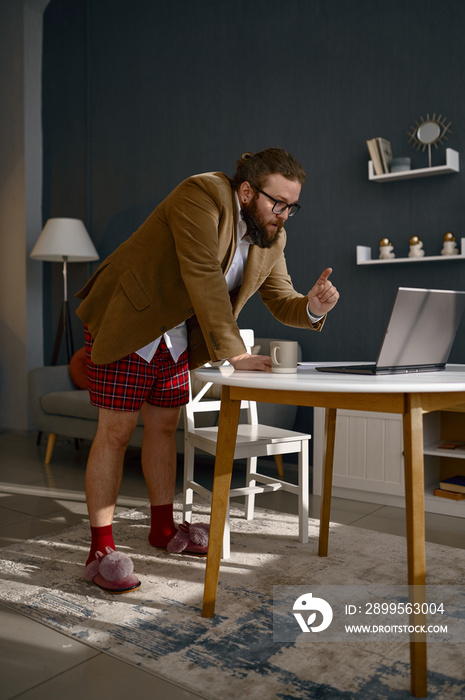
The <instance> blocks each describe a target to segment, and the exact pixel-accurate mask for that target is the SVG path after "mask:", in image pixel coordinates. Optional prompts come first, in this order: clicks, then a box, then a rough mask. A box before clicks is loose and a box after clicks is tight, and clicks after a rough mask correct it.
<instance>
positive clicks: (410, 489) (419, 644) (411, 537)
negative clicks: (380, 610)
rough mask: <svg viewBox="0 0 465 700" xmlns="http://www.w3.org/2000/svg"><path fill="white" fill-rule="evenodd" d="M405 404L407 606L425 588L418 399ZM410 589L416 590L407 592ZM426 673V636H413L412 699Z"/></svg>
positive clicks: (423, 688)
mask: <svg viewBox="0 0 465 700" xmlns="http://www.w3.org/2000/svg"><path fill="white" fill-rule="evenodd" d="M405 401H406V408H405V413H404V416H403V426H404V471H405V511H406V518H407V563H408V584H409V591H410V592H411V593H410V595H411V598H410V600H411V602H413V601H414V600H417V599H418V602H419V601H421V600H422V599H423V598H422V596H423V594H424V591H425V584H426V563H425V492H424V480H425V479H424V459H423V412H422V408H421V397H420V396H418V395H416V394H412V395H410V396H408V395H407V396H406V398H405ZM410 586H415V587H418V588H416V589H411V588H410ZM425 620H426V617H424V618H423V616H419V615H415V616H412V617H411V624H414V625H420V624H424V622H425ZM426 673H427V666H426V634H424V633H417V634H416V635H411V637H410V679H411V681H410V683H411V692H412V695H413V696H414V697H416V698H423V697H426V696H427V694H428V686H427V678H426Z"/></svg>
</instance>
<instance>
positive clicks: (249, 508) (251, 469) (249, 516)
mask: <svg viewBox="0 0 465 700" xmlns="http://www.w3.org/2000/svg"><path fill="white" fill-rule="evenodd" d="M256 473H257V457H249V458H248V460H247V482H246V486H255V485H256V483H257V482H256V481H255V479H254V478H253V477H254V474H256ZM254 509H255V494H254V493H249V494H248V495H247V496H246V497H245V518H246V520H253V512H254Z"/></svg>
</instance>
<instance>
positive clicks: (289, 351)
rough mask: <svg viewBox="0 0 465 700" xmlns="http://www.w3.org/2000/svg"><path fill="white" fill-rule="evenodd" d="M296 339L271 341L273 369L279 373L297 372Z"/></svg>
mask: <svg viewBox="0 0 465 700" xmlns="http://www.w3.org/2000/svg"><path fill="white" fill-rule="evenodd" d="M298 347H299V346H298V343H297V341H296V340H272V341H271V343H270V353H271V371H272V372H276V373H278V374H291V373H292V372H297V349H298Z"/></svg>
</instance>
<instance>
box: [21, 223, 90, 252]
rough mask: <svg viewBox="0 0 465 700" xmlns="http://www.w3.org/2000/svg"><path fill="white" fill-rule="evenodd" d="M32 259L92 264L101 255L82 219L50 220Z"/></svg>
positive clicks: (33, 250)
mask: <svg viewBox="0 0 465 700" xmlns="http://www.w3.org/2000/svg"><path fill="white" fill-rule="evenodd" d="M30 257H31V258H33V259H34V260H47V261H49V262H63V260H64V259H66V260H67V261H68V262H90V261H91V260H98V259H99V254H98V253H97V251H96V249H95V246H94V244H93V243H92V241H91V239H90V236H89V234H88V233H87V229H86V227H85V226H84V223H83V222H82V221H81V220H80V219H48V221H47V223H46V224H45V226H44V228H43V229H42V233H41V234H40V236H39V238H38V239H37V242H36V244H35V246H34V248H33V249H32V251H31V254H30Z"/></svg>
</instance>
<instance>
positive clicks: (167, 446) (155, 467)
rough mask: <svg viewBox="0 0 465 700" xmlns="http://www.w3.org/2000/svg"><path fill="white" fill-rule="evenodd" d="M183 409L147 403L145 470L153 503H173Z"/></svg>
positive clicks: (143, 411)
mask: <svg viewBox="0 0 465 700" xmlns="http://www.w3.org/2000/svg"><path fill="white" fill-rule="evenodd" d="M180 411H181V409H180V408H163V407H161V406H152V405H150V404H148V403H144V405H143V406H142V409H141V413H142V418H143V420H144V426H145V428H144V437H143V440H142V469H143V472H144V477H145V481H146V482H147V488H148V492H149V498H150V504H151V505H152V506H161V505H166V504H168V503H173V499H174V487H175V482H176V437H175V436H176V428H177V426H178V421H179V414H180Z"/></svg>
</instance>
